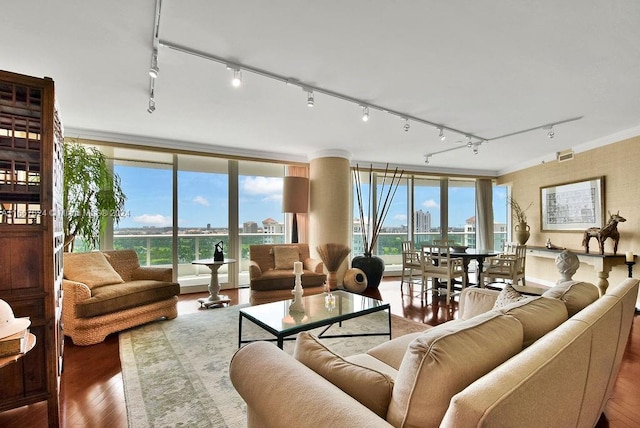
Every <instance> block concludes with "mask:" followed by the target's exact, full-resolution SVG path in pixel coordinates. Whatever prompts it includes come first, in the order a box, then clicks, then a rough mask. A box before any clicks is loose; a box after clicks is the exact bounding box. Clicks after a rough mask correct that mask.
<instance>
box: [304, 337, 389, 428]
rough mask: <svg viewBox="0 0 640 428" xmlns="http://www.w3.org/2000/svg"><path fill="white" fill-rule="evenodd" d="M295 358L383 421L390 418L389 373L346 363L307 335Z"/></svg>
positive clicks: (314, 338) (315, 338)
mask: <svg viewBox="0 0 640 428" xmlns="http://www.w3.org/2000/svg"><path fill="white" fill-rule="evenodd" d="M293 356H294V358H296V359H297V360H298V361H300V362H302V363H303V364H304V365H306V366H307V367H309V368H310V369H311V370H313V371H314V372H316V373H318V374H319V375H320V376H322V377H324V378H325V379H327V380H328V381H329V382H331V383H332V384H334V385H335V386H337V387H338V388H340V389H341V390H343V391H344V392H346V393H347V394H349V395H350V396H352V397H353V398H355V399H356V400H358V401H359V402H360V403H362V405H364V406H366V407H367V408H369V409H370V410H371V411H373V412H374V413H375V414H377V415H378V416H380V417H381V418H384V417H385V416H386V414H387V408H388V406H389V400H390V399H391V391H392V390H393V380H392V379H391V378H390V377H389V376H387V375H386V374H384V373H381V372H379V371H376V370H373V369H370V368H367V367H364V366H360V365H357V364H354V363H351V362H349V361H347V360H345V359H344V358H342V357H341V356H340V355H338V354H336V353H334V352H333V351H331V350H329V349H328V348H327V347H325V346H324V345H323V344H322V343H320V341H318V339H317V337H315V336H314V335H312V334H310V333H306V332H303V333H299V334H298V337H297V339H296V346H295V349H294V351H293Z"/></svg>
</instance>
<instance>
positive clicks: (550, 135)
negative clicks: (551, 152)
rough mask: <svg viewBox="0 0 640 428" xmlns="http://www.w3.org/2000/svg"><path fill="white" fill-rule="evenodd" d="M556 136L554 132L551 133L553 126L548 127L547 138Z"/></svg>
mask: <svg viewBox="0 0 640 428" xmlns="http://www.w3.org/2000/svg"><path fill="white" fill-rule="evenodd" d="M555 135H556V133H555V132H553V125H551V126H550V127H549V132H547V137H549V139H551V138H553V137H554V136H555Z"/></svg>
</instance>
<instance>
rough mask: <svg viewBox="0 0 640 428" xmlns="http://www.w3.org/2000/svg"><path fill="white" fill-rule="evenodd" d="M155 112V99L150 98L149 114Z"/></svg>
mask: <svg viewBox="0 0 640 428" xmlns="http://www.w3.org/2000/svg"><path fill="white" fill-rule="evenodd" d="M154 111H156V101H155V100H154V99H153V98H149V108H148V109H147V112H149V114H151V113H153V112H154Z"/></svg>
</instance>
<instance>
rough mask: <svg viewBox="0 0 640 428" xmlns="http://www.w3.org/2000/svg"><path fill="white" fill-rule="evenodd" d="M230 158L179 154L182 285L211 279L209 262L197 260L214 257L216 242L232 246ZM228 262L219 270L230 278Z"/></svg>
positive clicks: (180, 269)
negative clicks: (200, 262) (230, 229)
mask: <svg viewBox="0 0 640 428" xmlns="http://www.w3.org/2000/svg"><path fill="white" fill-rule="evenodd" d="M227 169H228V161H227V160H226V159H219V158H213V157H204V156H192V155H178V156H177V208H178V210H177V211H178V221H177V225H178V227H177V236H178V278H179V280H180V282H181V284H182V285H183V286H186V285H190V284H200V283H202V282H203V281H206V280H208V278H209V276H210V270H209V268H208V267H206V266H202V265H193V264H192V262H193V261H194V260H202V259H210V258H212V257H213V249H214V246H215V244H217V243H219V242H222V245H223V248H224V249H228V246H229V215H228V213H229V174H228V171H227ZM229 268H230V266H229V265H223V266H221V267H220V269H219V271H218V277H219V279H220V282H221V283H226V282H228V280H227V275H228V272H229Z"/></svg>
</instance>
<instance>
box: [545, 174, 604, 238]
mask: <svg viewBox="0 0 640 428" xmlns="http://www.w3.org/2000/svg"><path fill="white" fill-rule="evenodd" d="M540 211H541V212H540V219H541V223H542V224H541V227H540V228H541V230H542V231H543V232H544V231H546V232H549V231H584V230H586V229H588V228H590V227H602V226H603V220H604V177H594V178H588V179H586V180H581V181H572V182H569V183H563V184H556V185H553V186H546V187H541V188H540Z"/></svg>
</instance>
